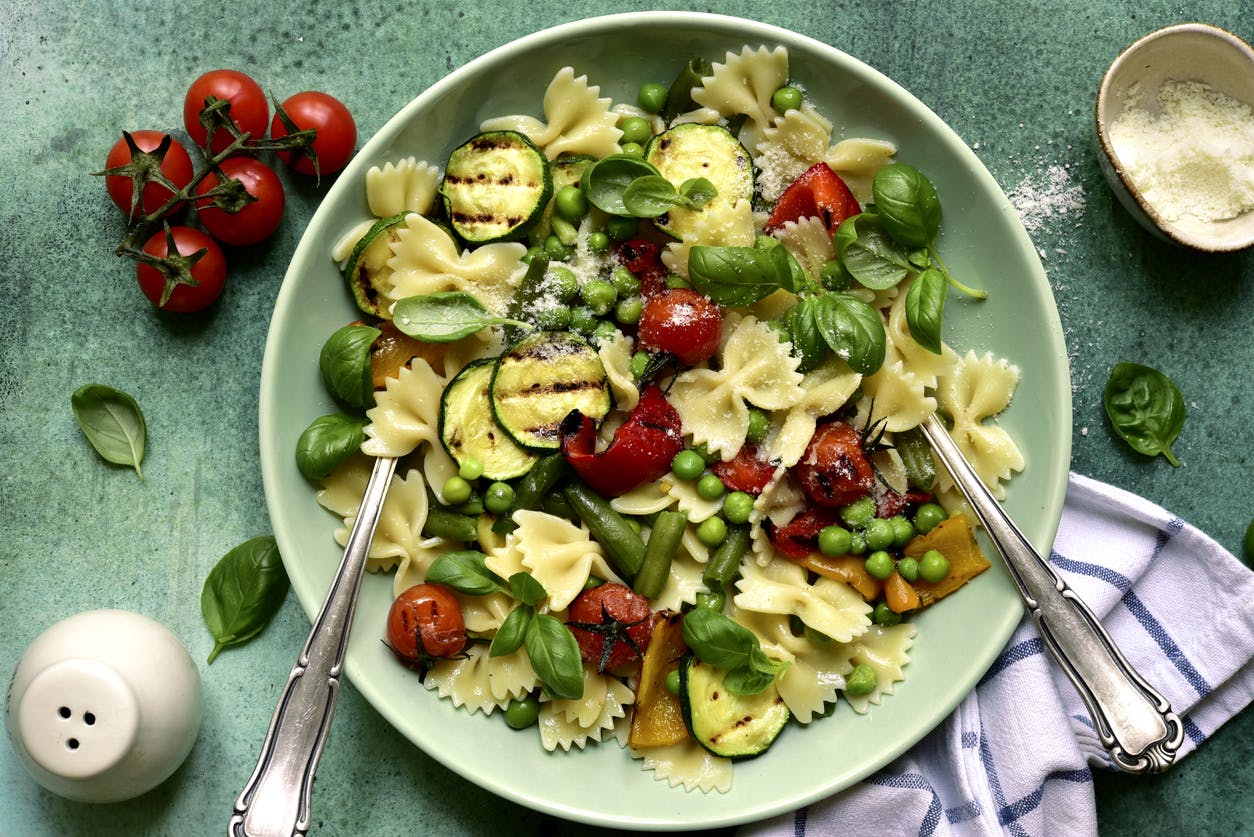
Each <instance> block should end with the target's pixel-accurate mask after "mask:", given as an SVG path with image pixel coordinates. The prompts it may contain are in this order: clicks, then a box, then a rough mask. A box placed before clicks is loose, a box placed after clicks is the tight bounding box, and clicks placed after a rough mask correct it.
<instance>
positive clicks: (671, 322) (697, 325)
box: [639, 288, 723, 366]
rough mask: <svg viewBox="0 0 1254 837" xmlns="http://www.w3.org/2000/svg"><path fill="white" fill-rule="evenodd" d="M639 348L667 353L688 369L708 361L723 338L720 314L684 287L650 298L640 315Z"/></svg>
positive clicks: (712, 304) (713, 305) (711, 304)
mask: <svg viewBox="0 0 1254 837" xmlns="http://www.w3.org/2000/svg"><path fill="white" fill-rule="evenodd" d="M639 328H640V331H639V334H640V345H641V346H643V347H645V348H647V349H658V350H660V351H664V352H670V353H671V354H673V355H675V356H676V357H678V358H679V359H680V360H681V361H683V362H684V363H685V364H687V365H688V366H693V365H695V364H698V363H700V362H701V361H703V360H709V359H710V358H711V357H713V356H714V352H716V351H717V350H718V343H719V340H720V339H721V338H722V336H723V314H722V312H721V311H719V307H718V306H717V305H716V304H714V303H713V302H711V301H710V300H709V299H708V298H706V297H704V296H702V295H701V294H699V293H697V292H696V291H693V290H689V289H687V288H676V289H674V290H670V291H666V292H665V293H662V294H658V295H657V296H655V297H651V298H650V299H649V300H648V301H647V302H645V304H644V309H643V310H642V311H641V313H640V326H639Z"/></svg>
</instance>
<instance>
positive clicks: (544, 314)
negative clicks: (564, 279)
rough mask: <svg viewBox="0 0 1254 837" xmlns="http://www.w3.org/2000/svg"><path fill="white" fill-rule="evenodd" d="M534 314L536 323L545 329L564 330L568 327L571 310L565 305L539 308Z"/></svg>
mask: <svg viewBox="0 0 1254 837" xmlns="http://www.w3.org/2000/svg"><path fill="white" fill-rule="evenodd" d="M534 316H535V320H536V325H537V326H539V327H540V328H542V329H543V330H545V331H565V330H566V329H567V328H569V327H570V317H571V310H570V309H569V308H567V307H566V306H565V305H554V306H551V307H549V308H541V309H540V310H539V311H536V312H535V314H534Z"/></svg>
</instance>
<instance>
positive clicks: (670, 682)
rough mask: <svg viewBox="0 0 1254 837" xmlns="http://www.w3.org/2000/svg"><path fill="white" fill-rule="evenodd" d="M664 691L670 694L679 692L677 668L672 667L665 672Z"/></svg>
mask: <svg viewBox="0 0 1254 837" xmlns="http://www.w3.org/2000/svg"><path fill="white" fill-rule="evenodd" d="M666 691H668V692H670V693H671V694H672V695H677V694H679V669H677V668H673V669H671V670H670V671H668V672H666Z"/></svg>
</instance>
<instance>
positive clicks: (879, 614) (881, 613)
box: [871, 602, 901, 628]
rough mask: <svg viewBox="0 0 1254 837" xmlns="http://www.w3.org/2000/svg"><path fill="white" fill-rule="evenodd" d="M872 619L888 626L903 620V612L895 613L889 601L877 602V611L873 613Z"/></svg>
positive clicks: (876, 622) (878, 623)
mask: <svg viewBox="0 0 1254 837" xmlns="http://www.w3.org/2000/svg"><path fill="white" fill-rule="evenodd" d="M871 621H873V622H874V623H875V624H877V625H883V626H884V627H885V628H888V627H891V626H893V625H896V624H899V623H900V622H901V614H900V613H894V612H893V609H892V608H891V607H889V606H888V603H887V602H876V603H875V611H874V612H873V613H872V614H871Z"/></svg>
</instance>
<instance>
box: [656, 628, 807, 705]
mask: <svg viewBox="0 0 1254 837" xmlns="http://www.w3.org/2000/svg"><path fill="white" fill-rule="evenodd" d="M681 624H682V627H683V634H684V642H685V643H686V644H687V646H688V648H689V649H691V650H692V653H693V654H695V655H696V656H697V657H698V658H699V659H700V660H702V661H703V662H705V663H708V664H709V665H712V666H714V667H715V668H718V669H722V670H724V671H726V672H727V674H726V675H725V676H724V678H723V683H724V684H725V685H726V686H727V688H728V689H729V690H730V691H732V692H734V693H736V694H741V695H749V694H754V693H756V692H760V691H762V690H763V689H765V688H766V687H767V686H769V685H770V684H771V682H772V681H773V680H774V679H775V677H776V676H777V675H778V674H779V673H780V672H782V671H784V670H785V669H786V668H788V663H786V662H777V661H775V660H772V659H770V658H769V657H767V656H766V654H765V653H763V651H762V646H761V645H760V644H759V643H758V638H757V637H756V636H755V635H754V634H753V632H752V631H750V630H749V629H748V628H746V627H744V626H743V625H740V624H739V623H737V622H735V621H733V620H732V619H731V618H729V617H727V616H725V615H724V614H723V613H722V612H721V611H718V610H715V609H713V608H709V607H697V608H693V609H692V610H690V611H688V613H687V614H685V615H684V619H683V622H682V623H681Z"/></svg>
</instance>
